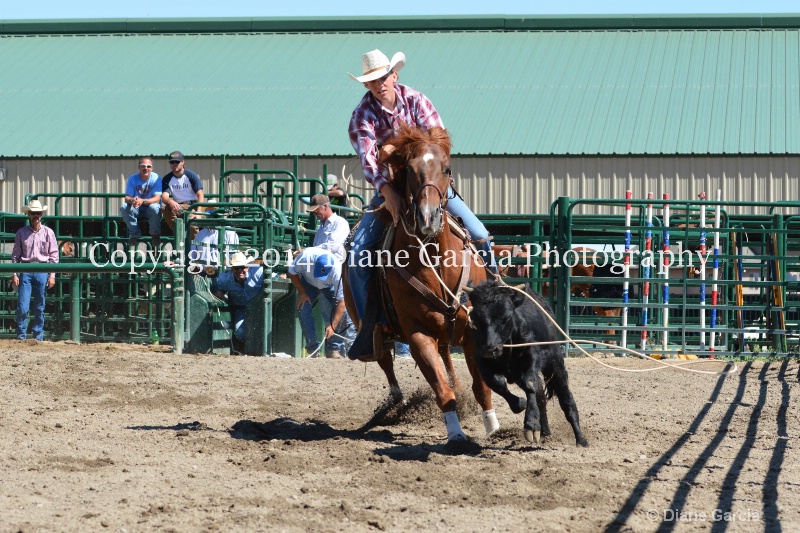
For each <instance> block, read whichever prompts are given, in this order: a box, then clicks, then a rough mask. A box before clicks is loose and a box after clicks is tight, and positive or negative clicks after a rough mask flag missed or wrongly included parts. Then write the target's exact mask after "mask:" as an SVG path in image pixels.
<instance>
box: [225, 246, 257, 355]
mask: <svg viewBox="0 0 800 533" xmlns="http://www.w3.org/2000/svg"><path fill="white" fill-rule="evenodd" d="M230 267H231V268H230V270H225V271H224V272H222V273H221V274H220V275H219V276H218V277H217V279H216V280H215V282H214V284H213V286H212V290H213V292H214V295H215V296H216V297H217V298H220V299H225V298H226V297H227V301H228V304H229V305H230V307H231V314H232V316H233V340H234V348H235V349H237V351H242V349H239V348H244V346H243V345H244V339H245V333H246V330H245V318H246V316H247V305H248V304H249V303H250V302H251V301H253V300H254V299H255V298H256V296H258V295H260V294H261V292H262V288H263V286H264V270H263V269H262V268H261V265H253V266H252V267H251V266H249V265H248V260H247V256H245V255H244V254H243V253H242V252H236V253H235V254H233V257H231V262H230ZM237 347H238V348H237Z"/></svg>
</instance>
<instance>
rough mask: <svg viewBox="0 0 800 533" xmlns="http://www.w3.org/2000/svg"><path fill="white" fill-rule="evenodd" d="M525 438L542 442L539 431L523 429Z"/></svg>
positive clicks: (529, 440) (537, 442)
mask: <svg viewBox="0 0 800 533" xmlns="http://www.w3.org/2000/svg"><path fill="white" fill-rule="evenodd" d="M525 440H526V441H528V442H534V443H536V444H539V443H541V442H542V433H541V432H540V431H531V430H530V429H526V430H525Z"/></svg>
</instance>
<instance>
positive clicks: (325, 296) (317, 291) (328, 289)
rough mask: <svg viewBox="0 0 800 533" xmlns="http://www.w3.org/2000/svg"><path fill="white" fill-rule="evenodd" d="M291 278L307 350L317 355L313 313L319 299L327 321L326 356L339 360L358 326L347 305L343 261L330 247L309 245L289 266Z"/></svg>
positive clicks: (317, 346) (317, 343)
mask: <svg viewBox="0 0 800 533" xmlns="http://www.w3.org/2000/svg"><path fill="white" fill-rule="evenodd" d="M289 279H291V280H292V285H294V287H295V289H297V313H298V316H299V317H300V328H301V329H302V330H303V337H305V340H306V351H307V352H308V353H310V354H313V355H312V357H316V356H317V355H318V350H319V348H320V343H319V342H318V340H317V331H316V327H315V324H314V315H313V312H312V309H313V306H314V304H315V303H317V302H318V301H319V305H320V311H321V313H322V316H323V319H324V320H325V357H327V358H329V359H340V358H341V357H342V352H346V351H347V350H346V349H347V346H348V345H349V343H350V342H351V340H352V339H353V337H354V336H355V326H354V325H353V323H352V322H351V321H350V317H349V316H348V315H347V310H346V309H345V304H344V292H343V291H342V284H341V280H342V263H341V262H340V261H338V260H336V258H334V256H333V254H331V253H330V252H329V251H328V250H325V249H322V248H316V247H311V248H306V249H305V250H303V251H302V252H300V255H298V256H297V257H295V259H294V261H292V264H291V265H289ZM320 296H321V298H320Z"/></svg>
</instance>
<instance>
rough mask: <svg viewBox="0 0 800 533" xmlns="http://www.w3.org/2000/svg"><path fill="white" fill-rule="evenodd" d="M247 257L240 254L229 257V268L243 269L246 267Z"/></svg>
mask: <svg viewBox="0 0 800 533" xmlns="http://www.w3.org/2000/svg"><path fill="white" fill-rule="evenodd" d="M247 263H248V261H247V256H246V255H244V254H243V253H242V252H236V253H235V254H233V256H232V257H231V261H230V266H232V267H243V266H247Z"/></svg>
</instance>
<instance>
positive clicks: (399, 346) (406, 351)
mask: <svg viewBox="0 0 800 533" xmlns="http://www.w3.org/2000/svg"><path fill="white" fill-rule="evenodd" d="M394 356H395V357H411V347H410V346H409V345H408V344H406V343H404V342H399V341H395V343H394Z"/></svg>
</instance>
